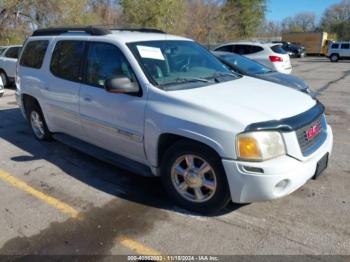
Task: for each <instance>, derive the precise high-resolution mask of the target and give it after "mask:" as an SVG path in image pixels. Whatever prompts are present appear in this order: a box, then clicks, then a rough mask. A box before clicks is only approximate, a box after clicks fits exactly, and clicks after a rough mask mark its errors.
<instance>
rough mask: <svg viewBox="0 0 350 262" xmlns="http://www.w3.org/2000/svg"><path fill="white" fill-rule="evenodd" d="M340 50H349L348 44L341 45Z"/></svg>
mask: <svg viewBox="0 0 350 262" xmlns="http://www.w3.org/2000/svg"><path fill="white" fill-rule="evenodd" d="M341 48H342V49H349V48H350V44H341Z"/></svg>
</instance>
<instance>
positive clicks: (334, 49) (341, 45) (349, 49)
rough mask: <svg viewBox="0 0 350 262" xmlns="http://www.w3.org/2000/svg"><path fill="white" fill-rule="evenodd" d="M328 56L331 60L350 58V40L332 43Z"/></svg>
mask: <svg viewBox="0 0 350 262" xmlns="http://www.w3.org/2000/svg"><path fill="white" fill-rule="evenodd" d="M327 57H329V59H330V60H331V62H338V60H343V59H350V41H347V42H335V43H331V45H330V46H329V48H328V53H327Z"/></svg>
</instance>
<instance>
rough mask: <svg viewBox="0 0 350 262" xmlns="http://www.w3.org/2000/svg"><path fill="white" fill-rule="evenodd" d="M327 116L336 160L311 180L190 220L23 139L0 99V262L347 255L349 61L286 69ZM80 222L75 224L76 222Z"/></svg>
mask: <svg viewBox="0 0 350 262" xmlns="http://www.w3.org/2000/svg"><path fill="white" fill-rule="evenodd" d="M293 66H294V68H293V74H294V75H296V76H298V77H300V78H302V79H304V80H305V81H306V82H308V83H309V84H310V86H311V88H312V89H313V90H314V91H317V92H318V99H319V100H320V101H321V102H323V103H324V104H325V105H326V107H327V110H326V114H327V119H328V122H329V123H330V124H331V126H332V127H333V132H334V140H335V141H334V151H333V155H332V157H331V161H330V163H329V168H328V169H327V170H326V172H325V174H324V175H323V176H321V177H320V178H319V179H318V180H315V181H309V182H308V183H307V184H306V185H305V186H303V187H302V188H300V189H299V190H298V191H296V192H294V193H293V194H292V195H290V196H287V197H285V198H282V199H279V200H275V201H270V202H264V203H254V204H250V205H234V204H232V205H230V206H229V207H228V208H227V210H225V211H224V212H222V213H221V214H217V215H215V216H211V217H204V216H198V215H196V214H189V213H188V212H186V211H184V210H181V209H179V208H176V207H174V206H173V204H172V202H171V201H170V200H169V199H168V198H167V197H166V195H165V193H164V191H163V189H162V187H161V184H160V181H159V179H157V178H143V177H139V176H137V175H134V174H131V173H129V172H126V171H124V170H121V169H118V168H116V167H113V166H111V165H108V164H105V163H103V162H100V161H98V160H95V159H93V158H91V157H89V156H87V155H85V154H83V153H80V152H77V151H75V150H73V149H70V148H69V147H67V146H65V145H63V144H61V143H59V142H48V143H40V142H38V141H36V140H35V139H34V137H33V135H32V134H31V131H30V129H29V126H28V124H27V123H26V121H25V120H24V119H23V118H22V116H21V114H20V111H19V109H18V108H17V106H16V103H15V96H14V91H13V90H10V89H7V90H6V94H5V96H4V97H2V98H1V99H0V192H1V197H0V254H3V255H4V254H7V255H9V254H16V255H23V254H66V255H72V254H104V255H108V254H172V255H175V254H182V255H184V254H186V255H189V254H196V255H202V254H210V255H232V254H239V255H240V254H309V255H320V254H343V255H350V190H349V189H350V157H349V156H350V62H345V61H343V62H339V63H330V62H328V60H327V59H325V58H320V57H310V58H304V59H294V60H293ZM77 214H78V215H77Z"/></svg>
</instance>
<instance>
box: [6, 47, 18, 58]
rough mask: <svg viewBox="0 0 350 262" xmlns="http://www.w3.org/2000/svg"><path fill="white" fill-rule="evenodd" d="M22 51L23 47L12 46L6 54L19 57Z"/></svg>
mask: <svg viewBox="0 0 350 262" xmlns="http://www.w3.org/2000/svg"><path fill="white" fill-rule="evenodd" d="M20 51H21V47H19V46H15V47H10V48H9V50H7V52H6V54H5V57H8V58H14V59H17V58H18V55H19V52H20Z"/></svg>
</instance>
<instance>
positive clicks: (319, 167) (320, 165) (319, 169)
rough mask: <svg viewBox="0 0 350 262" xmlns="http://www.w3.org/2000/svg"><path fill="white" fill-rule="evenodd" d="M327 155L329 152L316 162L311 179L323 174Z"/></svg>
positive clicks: (326, 164)
mask: <svg viewBox="0 0 350 262" xmlns="http://www.w3.org/2000/svg"><path fill="white" fill-rule="evenodd" d="M328 156H329V154H328V153H327V154H325V155H324V156H323V157H322V158H321V159H320V160H319V161H318V162H317V166H316V172H315V175H314V176H313V179H317V178H318V177H319V176H321V175H322V174H323V171H324V170H325V169H326V168H327V166H328Z"/></svg>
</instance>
